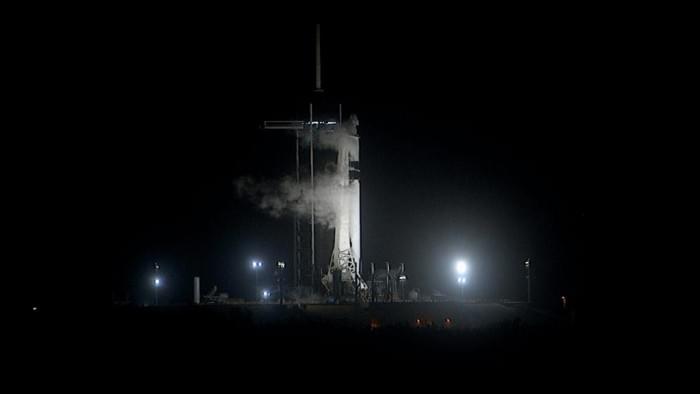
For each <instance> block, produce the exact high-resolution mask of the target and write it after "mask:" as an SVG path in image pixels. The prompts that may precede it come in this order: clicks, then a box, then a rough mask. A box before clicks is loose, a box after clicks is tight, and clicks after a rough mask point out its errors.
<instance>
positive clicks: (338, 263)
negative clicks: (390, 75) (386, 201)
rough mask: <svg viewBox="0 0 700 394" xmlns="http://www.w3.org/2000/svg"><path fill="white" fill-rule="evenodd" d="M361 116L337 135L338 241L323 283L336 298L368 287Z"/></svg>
mask: <svg viewBox="0 0 700 394" xmlns="http://www.w3.org/2000/svg"><path fill="white" fill-rule="evenodd" d="M358 125H359V122H358V119H357V117H356V116H355V115H352V116H351V117H350V119H349V120H348V121H347V122H344V123H343V124H342V126H341V127H340V128H339V130H338V131H337V132H335V133H334V134H335V135H333V136H331V137H330V138H333V140H334V143H335V145H336V148H337V152H338V156H337V162H336V171H337V179H338V182H339V183H340V185H339V187H340V189H341V190H342V191H343V192H342V193H340V197H339V201H338V202H337V204H336V205H335V206H334V209H335V210H336V212H335V217H336V227H335V243H334V246H333V253H332V255H331V261H330V266H329V268H328V273H327V274H326V275H325V276H324V277H323V279H322V283H323V285H324V286H325V287H326V289H327V290H328V291H330V292H331V293H332V294H333V295H334V296H335V297H336V299H338V298H340V297H342V296H343V295H350V294H354V293H355V290H354V288H355V285H356V284H357V286H358V288H359V290H360V291H366V290H367V284H366V283H365V282H364V280H362V278H361V277H360V275H359V273H360V261H361V255H360V253H361V252H360V137H359V135H358V133H357V126H358Z"/></svg>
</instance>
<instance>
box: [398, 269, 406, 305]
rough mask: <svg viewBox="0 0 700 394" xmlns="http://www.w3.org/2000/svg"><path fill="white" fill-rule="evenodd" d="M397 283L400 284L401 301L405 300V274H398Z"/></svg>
mask: <svg viewBox="0 0 700 394" xmlns="http://www.w3.org/2000/svg"><path fill="white" fill-rule="evenodd" d="M399 283H400V284H401V301H406V274H401V275H399Z"/></svg>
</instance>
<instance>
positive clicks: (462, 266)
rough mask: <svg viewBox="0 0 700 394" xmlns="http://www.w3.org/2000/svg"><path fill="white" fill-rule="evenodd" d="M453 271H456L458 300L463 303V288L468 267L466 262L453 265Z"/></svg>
mask: <svg viewBox="0 0 700 394" xmlns="http://www.w3.org/2000/svg"><path fill="white" fill-rule="evenodd" d="M455 271H457V284H459V294H460V299H461V300H462V301H464V286H465V285H466V284H467V272H468V271H469V266H468V265H467V263H466V262H464V261H463V260H460V261H458V262H457V264H455Z"/></svg>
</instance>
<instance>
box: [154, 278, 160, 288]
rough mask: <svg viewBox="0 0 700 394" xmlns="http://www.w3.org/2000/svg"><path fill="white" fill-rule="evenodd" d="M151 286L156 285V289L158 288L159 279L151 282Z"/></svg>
mask: <svg viewBox="0 0 700 394" xmlns="http://www.w3.org/2000/svg"><path fill="white" fill-rule="evenodd" d="M153 284H154V285H156V287H158V286H160V279H159V278H156V279H155V280H154V281H153Z"/></svg>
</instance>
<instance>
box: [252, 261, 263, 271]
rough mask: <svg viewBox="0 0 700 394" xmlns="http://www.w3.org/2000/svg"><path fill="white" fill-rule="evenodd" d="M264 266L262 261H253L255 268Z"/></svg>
mask: <svg viewBox="0 0 700 394" xmlns="http://www.w3.org/2000/svg"><path fill="white" fill-rule="evenodd" d="M260 267H262V261H253V269H258V268H260Z"/></svg>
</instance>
